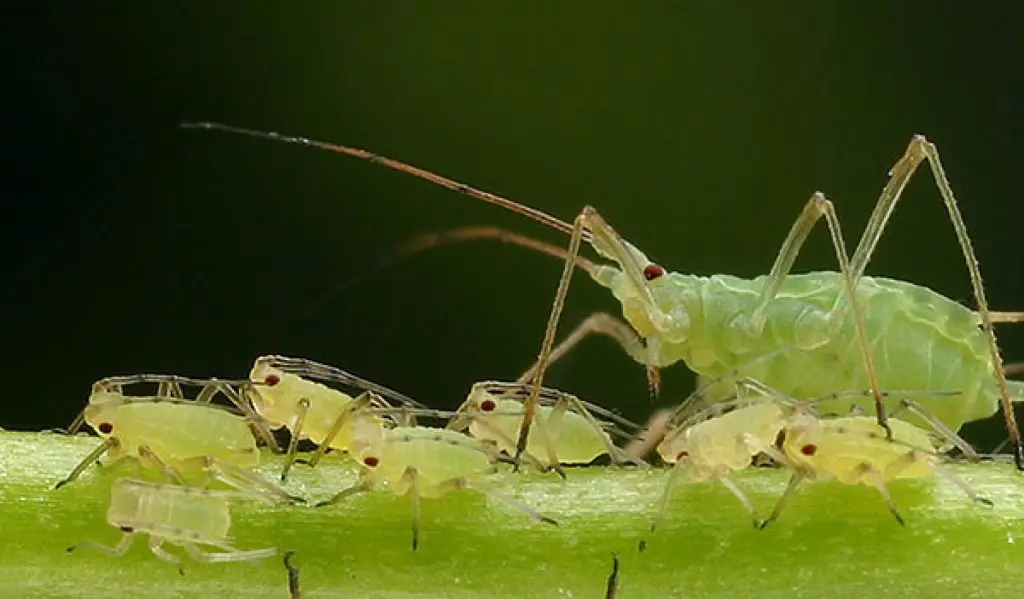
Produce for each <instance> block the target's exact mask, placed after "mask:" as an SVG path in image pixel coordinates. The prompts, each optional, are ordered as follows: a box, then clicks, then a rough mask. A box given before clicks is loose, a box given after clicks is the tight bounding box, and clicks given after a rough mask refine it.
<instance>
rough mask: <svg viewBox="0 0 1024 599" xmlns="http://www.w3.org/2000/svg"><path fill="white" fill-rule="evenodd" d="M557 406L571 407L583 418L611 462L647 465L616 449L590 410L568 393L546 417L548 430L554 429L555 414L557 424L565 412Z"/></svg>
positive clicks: (563, 395)
mask: <svg viewBox="0 0 1024 599" xmlns="http://www.w3.org/2000/svg"><path fill="white" fill-rule="evenodd" d="M559 405H562V406H568V407H571V408H572V409H573V411H575V412H576V413H577V414H579V415H580V416H583V418H584V419H585V420H586V421H587V424H589V425H590V427H591V428H592V429H593V430H594V432H595V433H597V436H598V438H599V439H601V442H602V443H603V444H604V447H605V449H606V450H607V451H608V455H609V456H610V457H611V459H612V462H614V463H615V464H625V463H627V462H628V463H630V464H633V465H634V466H646V465H647V463H646V462H644V461H643V460H642V459H640V458H637V457H633V456H631V455H629V454H628V453H626V452H625V451H623V450H622V449H620V448H619V447H617V446H616V445H615V443H612V441H611V439H609V438H608V436H607V435H605V434H604V429H602V428H601V425H600V423H598V422H597V419H595V418H594V415H593V414H591V413H590V410H588V409H587V407H586V406H585V405H583V402H581V401H580V400H579V398H577V397H576V396H574V395H569V394H568V393H563V394H562V395H561V397H560V398H559V400H558V403H557V404H555V407H554V409H553V410H552V411H551V415H550V416H549V417H548V423H549V427H548V428H549V429H551V428H554V427H555V425H554V424H552V420H553V419H554V418H555V414H556V413H558V424H560V423H561V415H562V414H563V413H564V412H565V407H563V408H562V411H561V412H558V410H559Z"/></svg>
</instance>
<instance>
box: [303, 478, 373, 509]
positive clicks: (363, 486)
mask: <svg viewBox="0 0 1024 599" xmlns="http://www.w3.org/2000/svg"><path fill="white" fill-rule="evenodd" d="M372 488H373V483H372V482H371V481H370V479H368V478H363V479H361V480H360V481H359V482H357V483H356V484H354V485H352V486H351V487H349V488H347V489H345V490H343V491H341V492H340V493H338V494H336V495H334V496H333V497H331V498H330V499H327V500H324V501H321V502H319V503H316V504H314V505H313V507H325V506H328V505H332V504H335V503H338V502H339V501H344V500H345V499H347V498H349V497H351V496H353V495H358V494H359V493H365V492H366V491H369V490H371V489H372Z"/></svg>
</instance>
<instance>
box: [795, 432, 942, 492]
mask: <svg viewBox="0 0 1024 599" xmlns="http://www.w3.org/2000/svg"><path fill="white" fill-rule="evenodd" d="M889 426H890V427H891V428H892V438H893V441H892V442H890V441H887V440H886V438H885V431H884V430H882V427H880V426H879V425H878V421H877V420H876V419H875V418H874V417H873V416H871V417H869V416H849V417H844V418H829V419H818V418H814V417H812V416H798V417H796V418H794V419H793V421H792V422H791V423H790V425H789V426H788V427H787V429H786V440H785V442H784V443H783V445H782V448H783V451H784V452H785V454H786V457H788V458H789V459H790V460H791V461H792V462H793V464H794V465H795V466H797V467H801V468H805V469H807V470H808V471H809V472H811V473H813V474H814V475H817V476H834V477H835V478H836V479H838V480H839V481H840V482H843V483H846V484H857V483H862V484H868V485H875V484H876V482H875V479H874V478H873V477H875V476H878V475H881V476H882V479H883V480H886V481H888V480H894V479H900V478H923V477H929V476H932V475H934V474H935V468H934V466H935V465H936V464H938V458H937V457H936V456H935V453H934V452H935V450H934V447H935V443H934V441H933V438H932V436H931V435H930V434H929V433H928V432H926V431H924V430H922V429H920V428H917V427H916V426H914V425H912V424H909V423H907V422H905V421H903V420H899V419H898V418H890V419H889ZM910 452H914V455H913V458H912V459H911V458H909V457H908V454H909V453H910ZM893 464H897V468H896V469H895V470H890V469H889V468H890V466H892V465H893Z"/></svg>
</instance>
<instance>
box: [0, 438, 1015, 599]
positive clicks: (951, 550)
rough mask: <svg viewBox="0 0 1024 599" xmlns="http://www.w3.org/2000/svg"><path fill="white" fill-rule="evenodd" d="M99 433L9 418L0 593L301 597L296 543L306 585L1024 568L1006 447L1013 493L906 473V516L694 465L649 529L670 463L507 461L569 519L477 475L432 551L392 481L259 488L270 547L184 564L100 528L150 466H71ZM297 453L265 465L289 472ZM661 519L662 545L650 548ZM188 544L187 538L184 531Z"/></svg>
mask: <svg viewBox="0 0 1024 599" xmlns="http://www.w3.org/2000/svg"><path fill="white" fill-rule="evenodd" d="M97 442H98V441H97V440H96V439H95V438H91V437H86V436H78V437H73V438H72V437H66V436H63V435H59V434H52V433H14V432H0V476H2V478H3V485H2V487H0V531H2V542H0V597H83V598H84V597H103V598H109V597H143V596H145V597H202V598H204V599H209V598H219V597H253V598H255V597H271V598H273V597H279V598H282V599H285V598H287V597H288V596H289V595H288V588H287V580H288V575H287V572H286V570H285V568H284V566H283V564H282V562H281V558H280V555H281V554H283V553H284V552H285V551H289V550H290V551H295V552H296V554H295V557H294V559H293V563H294V564H295V565H297V566H298V567H299V568H300V573H301V574H300V576H301V583H302V589H303V599H311V598H317V597H360V598H363V597H365V598H376V597H456V598H467V599H468V598H470V597H473V598H480V597H495V598H505V597H508V598H512V597H516V598H520V597H578V598H582V597H586V598H591V597H592V598H595V599H600V598H601V597H604V592H605V591H604V588H605V584H606V580H607V577H608V574H609V573H610V572H611V566H612V552H617V553H619V555H620V556H621V560H622V564H621V570H620V583H621V589H620V592H619V595H618V597H619V598H620V599H629V598H658V597H715V598H717V597H722V598H726V597H728V598H730V599H741V598H745V597H751V598H753V597H757V598H773V597H779V598H781V597H786V598H793V597H815V598H820V597H829V598H835V599H842V598H846V597H851V598H852V597H855V598H857V599H862V598H866V597H898V596H900V594H904V595H906V596H907V597H915V598H917V597H928V598H932V597H950V598H958V599H959V598H962V597H975V596H976V597H999V596H1006V597H1008V596H1014V595H1016V594H1017V593H1019V592H1020V589H1021V588H1022V585H1024V522H1022V520H1024V497H1022V493H1021V491H1022V489H1024V478H1022V477H1021V476H1020V475H1019V474H1017V473H1016V472H1015V471H1014V470H1013V468H1012V466H1010V465H1007V464H971V465H967V464H957V465H951V466H950V469H951V470H952V471H953V472H954V473H956V474H957V475H959V476H961V477H963V478H965V479H966V480H968V481H969V482H970V484H971V485H972V486H974V488H975V489H976V490H977V491H978V492H979V493H980V494H981V495H982V496H984V497H986V498H988V499H990V500H992V501H993V502H994V503H995V507H994V508H988V507H985V506H982V505H975V504H972V503H971V502H970V501H969V500H968V499H967V498H966V497H965V496H964V495H963V494H962V493H961V491H960V490H959V489H958V488H956V487H955V486H953V485H952V484H949V483H948V482H946V481H945V480H943V479H941V478H939V477H935V478H933V479H926V480H913V481H895V482H893V483H892V484H891V490H892V494H893V497H894V499H895V501H896V503H897V505H898V506H899V507H900V510H901V512H902V514H903V516H904V518H905V519H906V523H907V524H906V528H901V527H900V526H899V524H897V522H896V521H895V520H894V519H893V518H892V517H891V516H890V515H889V514H888V512H887V511H886V508H885V504H884V503H883V501H882V500H881V498H880V497H879V495H878V493H877V492H876V491H875V490H874V489H872V488H869V487H864V486H847V485H842V484H840V483H838V482H835V481H828V482H822V483H816V484H810V485H807V486H806V487H805V488H803V489H802V490H801V491H800V492H799V493H798V494H797V496H796V498H794V500H793V502H792V503H791V505H790V506H789V507H788V508H787V511H786V512H785V513H784V514H783V515H782V517H781V518H780V520H779V521H777V522H775V523H774V524H772V525H771V526H770V527H768V528H766V529H765V530H763V531H757V530H754V528H753V527H752V526H751V523H750V521H749V519H748V517H747V516H746V514H745V513H744V511H743V508H742V507H741V506H740V504H739V502H737V501H736V500H735V499H734V498H733V496H732V495H731V494H730V493H729V491H728V490H726V489H725V487H724V486H722V485H720V484H718V483H716V482H714V481H705V482H690V481H687V480H686V477H685V475H683V476H680V477H679V479H680V484H679V486H678V488H677V490H676V492H675V494H674V497H673V500H672V503H671V507H670V511H669V514H668V516H667V517H666V519H665V520H664V522H663V523H662V524H661V526H660V527H659V529H658V531H657V533H654V534H650V533H649V532H648V529H649V526H650V523H651V520H652V518H653V517H654V515H655V514H656V513H657V510H658V506H659V501H660V498H661V494H662V492H663V487H664V483H665V480H666V472H665V471H663V470H660V469H648V470H638V469H620V468H604V467H591V468H570V469H568V480H567V481H566V482H562V481H560V480H559V479H558V478H557V477H554V476H552V475H540V474H522V473H520V474H512V473H511V472H508V471H505V470H503V471H502V474H499V475H496V477H495V479H494V481H493V484H494V487H495V488H496V489H498V490H500V491H501V492H503V493H505V494H508V495H511V496H514V497H516V498H517V499H519V500H521V501H523V502H525V503H526V504H528V505H530V506H532V507H534V508H535V509H537V510H538V511H540V512H541V513H543V514H545V515H548V516H551V517H553V518H555V519H557V520H558V522H559V526H557V527H554V526H549V525H546V524H541V523H538V522H535V521H534V520H531V519H530V518H528V517H527V516H525V515H523V514H520V513H518V512H516V511H515V510H512V509H510V508H508V507H506V506H504V505H503V504H501V503H498V502H495V501H493V500H490V499H488V498H487V497H485V496H482V495H480V494H476V493H472V492H469V491H467V492H456V493H450V494H448V495H445V496H442V497H440V498H437V499H433V498H428V499H424V500H423V502H422V510H423V521H422V533H421V539H420V548H419V550H418V551H415V552H414V551H412V549H411V547H410V542H411V534H410V523H411V504H410V502H409V498H408V497H395V496H393V495H391V494H390V493H388V492H387V491H377V492H372V493H366V494H362V495H357V496H355V497H352V498H350V499H348V500H346V501H345V502H343V503H340V504H337V505H333V506H329V507H324V508H319V509H315V508H312V507H306V506H270V505H265V504H263V503H260V502H255V501H253V502H249V501H241V502H237V503H234V504H233V506H232V515H233V521H234V526H233V529H232V534H233V536H234V545H235V546H237V547H238V548H239V549H243V550H246V549H257V548H264V547H277V548H278V550H279V556H278V557H276V558H268V559H265V560H262V561H260V562H258V563H255V564H246V563H242V564H210V565H206V564H197V563H194V562H186V568H187V572H186V574H185V575H184V576H180V575H179V574H178V572H177V570H176V569H175V567H174V566H172V565H170V564H167V563H164V562H161V561H159V560H157V559H156V558H155V557H154V556H153V555H152V554H150V553H149V551H148V550H147V549H146V546H145V543H144V542H138V543H136V545H135V546H134V547H133V548H132V549H131V550H130V551H129V552H128V554H126V555H125V556H123V557H111V556H108V555H104V554H102V553H99V552H95V551H90V550H88V549H87V548H82V549H81V550H79V551H76V552H75V553H73V554H70V555H69V554H67V553H66V552H65V549H66V548H67V547H68V546H70V545H74V544H76V543H78V542H80V541H83V540H94V541H97V542H100V543H104V544H107V545H112V544H114V543H116V542H117V540H118V539H119V536H120V534H121V533H120V532H119V531H118V530H116V529H115V528H113V527H111V526H109V525H108V524H107V523H106V521H105V510H106V504H107V498H108V492H109V487H110V483H111V480H113V478H114V477H116V476H118V475H125V474H127V475H134V472H135V471H134V470H133V469H132V468H131V466H130V465H128V467H126V468H121V467H118V468H117V470H116V471H115V472H105V471H103V470H101V469H99V468H91V469H89V470H88V471H87V472H86V474H84V475H83V476H82V478H81V479H80V480H78V481H75V482H73V483H71V484H69V485H67V486H66V487H63V488H61V489H60V490H57V491H54V490H53V489H52V487H53V484H54V483H55V482H56V481H58V480H60V479H61V478H63V477H64V476H65V475H66V474H67V473H68V472H69V471H70V470H71V468H72V467H73V466H74V465H75V464H76V463H77V462H78V460H80V459H81V458H82V457H83V456H84V455H86V454H87V453H88V452H89V451H90V450H91V449H92V448H93V447H95V445H96V443H97ZM280 467H281V458H280V457H279V456H268V457H267V459H266V460H265V465H264V466H263V467H262V468H261V469H260V472H261V473H262V474H263V475H265V476H267V477H268V478H269V479H274V478H275V477H276V475H277V474H278V473H279V472H280ZM356 475H357V471H356V469H355V467H353V466H351V465H349V464H347V463H346V462H344V461H343V460H342V459H341V458H337V457H334V456H331V459H327V460H324V462H323V463H321V464H320V465H319V466H318V467H317V468H316V469H310V468H308V467H305V466H301V465H300V466H297V467H296V468H295V469H293V472H292V474H291V478H290V479H289V482H288V484H287V485H286V487H287V488H288V489H289V490H290V491H292V492H294V493H296V494H299V495H301V496H303V497H307V498H309V499H311V500H313V501H317V500H321V499H325V498H327V497H329V496H331V495H333V494H334V493H335V492H337V491H339V490H341V489H343V488H346V487H348V486H349V485H351V484H352V483H353V481H354V480H355V478H356ZM787 479H788V474H787V473H786V472H782V471H775V470H772V469H750V470H749V471H747V472H741V473H737V474H736V475H735V476H734V477H733V480H734V481H735V482H736V483H737V484H738V485H739V486H740V487H741V488H743V489H744V490H745V491H746V492H747V493H748V494H749V495H750V496H751V498H752V499H753V501H754V503H755V505H756V506H757V508H758V510H759V511H760V513H761V514H762V515H764V514H766V513H767V512H768V511H769V510H770V509H771V507H772V506H773V505H774V502H775V500H776V499H777V498H778V497H779V495H780V494H781V493H782V491H783V489H784V488H785V486H786V481H787ZM641 539H645V540H646V541H647V543H646V545H647V546H646V550H645V551H644V552H642V553H640V552H638V550H637V547H638V542H639V541H640V540H641ZM172 550H174V548H172Z"/></svg>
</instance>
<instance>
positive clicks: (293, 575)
mask: <svg viewBox="0 0 1024 599" xmlns="http://www.w3.org/2000/svg"><path fill="white" fill-rule="evenodd" d="M294 555H295V552H294V551H286V552H285V554H284V558H283V559H282V561H283V562H284V569H285V570H287V571H288V594H289V596H290V597H291V599H301V597H302V594H301V593H300V591H299V569H298V568H297V567H296V566H293V565H292V557H293V556H294Z"/></svg>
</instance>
